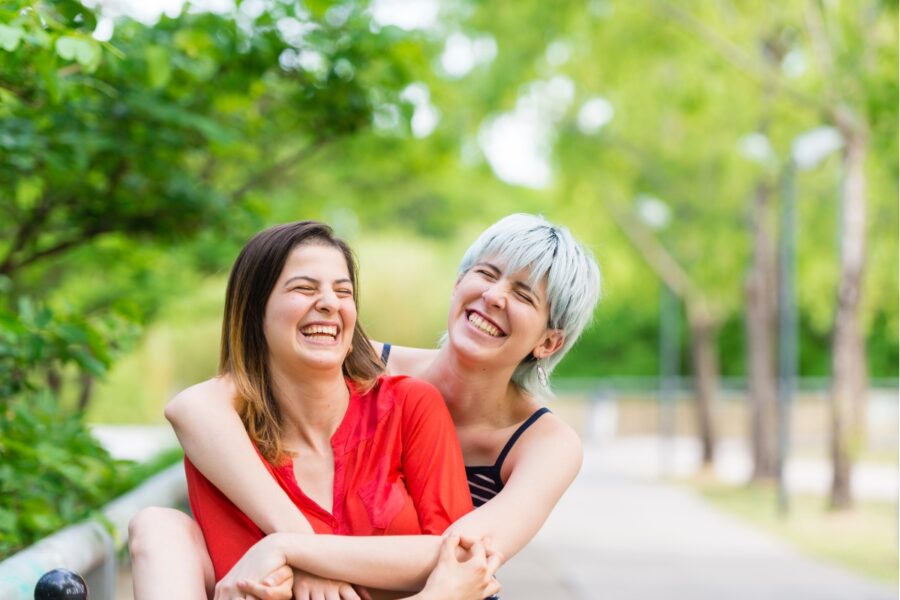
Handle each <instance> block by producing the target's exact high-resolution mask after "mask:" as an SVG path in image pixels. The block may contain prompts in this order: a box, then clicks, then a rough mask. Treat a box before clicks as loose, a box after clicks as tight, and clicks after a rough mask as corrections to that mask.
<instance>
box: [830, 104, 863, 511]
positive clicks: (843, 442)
mask: <svg viewBox="0 0 900 600" xmlns="http://www.w3.org/2000/svg"><path fill="white" fill-rule="evenodd" d="M842 117H843V118H842ZM837 120H838V127H839V129H840V130H841V133H842V134H843V137H844V161H843V162H844V169H845V173H844V177H845V179H844V183H843V186H842V189H841V207H840V220H839V223H840V237H839V240H840V254H841V256H840V261H841V273H840V280H839V282H838V294H837V310H836V312H835V318H834V330H833V332H832V353H831V376H832V384H831V385H832V390H831V409H832V410H831V417H832V418H831V425H832V431H831V456H832V461H833V467H834V474H833V480H832V485H831V499H830V504H831V507H832V508H833V509H847V508H850V507H851V505H852V497H851V493H850V475H851V470H852V466H853V459H854V458H855V455H856V454H857V453H858V451H859V450H860V448H861V446H862V442H863V433H864V432H863V419H862V414H863V409H864V406H865V393H866V355H865V344H864V342H863V336H862V331H861V328H860V324H859V310H860V306H861V304H862V302H861V300H862V280H863V272H864V267H865V230H866V188H865V173H864V170H863V168H864V163H865V154H866V144H867V141H866V135H865V133H864V132H863V131H862V130H861V128H860V127H859V126H858V125H857V124H856V123H854V122H853V121H852V116H849V115H847V113H843V112H840V113H838V119H837Z"/></svg>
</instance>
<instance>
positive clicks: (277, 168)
mask: <svg viewBox="0 0 900 600" xmlns="http://www.w3.org/2000/svg"><path fill="white" fill-rule="evenodd" d="M329 141H330V139H329V138H326V137H321V138H317V139H316V140H314V141H312V142H311V143H309V144H307V145H306V146H304V147H303V148H300V149H299V150H297V151H296V152H294V153H293V154H290V155H288V156H287V157H285V158H283V159H282V160H280V161H278V162H276V163H275V164H273V165H271V166H269V167H266V168H265V169H263V170H262V171H259V172H258V173H254V174H253V175H251V176H250V178H249V179H247V181H245V182H244V183H243V184H242V185H241V186H240V187H238V188H237V189H235V190H234V191H232V192H231V194H229V198H230V199H231V201H232V202H238V201H239V200H240V199H241V198H243V197H244V196H245V195H246V194H247V193H248V192H249V191H250V190H252V189H253V188H255V187H257V186H259V185H263V184H266V183H269V182H270V181H272V180H274V179H275V178H276V177H278V176H279V175H281V174H282V173H283V172H284V171H287V170H290V169H291V168H292V167H294V166H296V164H297V163H299V162H302V161H303V160H304V159H306V158H308V157H309V156H310V155H312V154H314V153H315V152H316V151H317V150H319V149H320V148H321V147H323V146H324V145H325V144H327V143H328V142H329Z"/></svg>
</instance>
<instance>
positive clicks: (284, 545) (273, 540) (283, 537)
mask: <svg viewBox="0 0 900 600" xmlns="http://www.w3.org/2000/svg"><path fill="white" fill-rule="evenodd" d="M290 537H291V534H289V533H270V534H269V535H268V536H266V542H267V543H268V544H269V545H270V547H271V548H272V550H273V551H275V552H277V553H278V556H279V557H280V558H281V559H282V561H283V562H284V563H285V564H287V563H288V549H289V548H290Z"/></svg>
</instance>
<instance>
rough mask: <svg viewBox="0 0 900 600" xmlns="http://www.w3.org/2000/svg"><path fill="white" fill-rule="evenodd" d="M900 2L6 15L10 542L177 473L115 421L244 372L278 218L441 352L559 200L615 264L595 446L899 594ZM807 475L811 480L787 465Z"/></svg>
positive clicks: (592, 386)
mask: <svg viewBox="0 0 900 600" xmlns="http://www.w3.org/2000/svg"><path fill="white" fill-rule="evenodd" d="M897 16H898V15H897V6H896V4H895V3H892V2H887V1H873V0H869V1H862V0H859V1H852V2H851V1H843V0H842V1H838V0H817V1H813V0H810V1H808V2H806V1H801V0H791V1H789V2H782V3H777V4H775V3H749V2H738V1H734V2H730V1H725V0H721V1H718V2H701V1H686V2H664V1H662V0H639V1H635V2H618V1H611V0H590V1H578V2H571V1H561V2H552V3H548V2H532V1H524V2H516V3H487V2H475V1H473V0H443V1H438V0H420V1H415V2H403V1H401V0H375V1H373V2H372V3H366V2H355V1H348V2H338V3H332V2H321V1H308V2H304V3H301V2H282V1H274V0H272V1H265V0H246V1H244V2H239V3H237V6H235V5H234V4H233V3H231V2H226V1H224V0H221V1H216V2H205V3H198V4H196V5H193V6H185V5H183V4H182V3H180V2H165V3H163V2H159V3H153V2H144V3H138V2H134V3H130V2H115V1H112V0H109V1H103V2H99V3H96V2H92V3H88V4H87V6H85V5H82V4H80V3H78V2H74V1H54V2H26V1H22V0H17V1H14V2H11V3H7V4H5V5H4V6H3V7H2V8H0V157H2V160H0V189H2V190H3V191H2V192H0V214H2V218H0V291H2V294H3V297H2V304H0V396H2V409H3V415H4V416H3V421H2V425H0V427H2V430H0V436H2V437H0V455H2V456H3V464H2V466H0V556H7V555H10V554H11V553H13V552H14V551H16V550H19V549H21V548H22V547H24V546H26V545H28V544H29V543H31V542H33V541H34V540H37V539H40V538H41V537H43V536H45V535H47V534H49V533H50V532H52V531H54V530H56V529H58V528H59V527H61V526H63V525H65V524H67V523H71V522H73V521H76V520H78V519H81V518H84V517H85V516H86V515H89V514H91V512H90V511H91V510H94V509H95V508H96V507H98V506H100V505H102V504H103V503H104V502H106V501H108V500H110V499H111V498H113V497H115V496H116V495H118V494H120V493H122V492H124V491H125V490H127V489H129V488H130V487H132V486H134V485H136V484H137V483H138V482H139V481H141V480H142V479H143V478H144V477H146V476H147V475H148V473H149V472H152V471H153V470H154V469H156V468H159V466H161V465H163V464H168V463H170V462H171V461H172V460H177V455H172V454H171V453H169V454H166V455H165V456H163V457H162V458H159V459H157V460H155V461H151V464H150V466H144V467H138V468H135V467H134V466H132V465H131V464H129V463H125V462H122V461H114V460H112V459H110V457H109V456H108V455H107V454H106V452H105V450H103V449H102V448H101V447H100V446H98V444H97V442H96V441H94V440H95V437H96V436H95V437H92V436H91V435H90V433H89V432H90V431H93V432H96V434H97V435H99V437H100V438H101V439H103V440H104V441H105V442H106V443H107V446H110V444H113V445H114V442H113V441H111V440H114V439H121V437H122V436H121V432H122V431H125V432H126V434H125V436H126V437H131V438H134V439H136V438H137V437H139V433H138V432H139V431H142V430H141V429H119V430H118V431H119V432H120V435H119V438H117V437H116V435H117V434H116V433H115V432H116V429H115V428H111V427H110V426H112V425H136V424H137V425H148V426H151V425H160V424H162V423H163V419H162V407H163V406H164V404H165V402H166V400H167V399H168V398H169V397H171V396H172V395H173V394H174V393H175V392H177V391H178V390H180V389H182V388H184V387H186V386H188V385H190V384H192V383H195V382H197V381H200V380H202V379H205V378H207V377H209V376H210V375H212V374H213V373H214V372H215V367H216V360H217V352H218V333H219V327H220V318H221V309H222V298H223V291H224V282H225V279H226V277H227V272H228V268H229V266H230V263H231V261H232V260H233V259H234V257H235V256H236V254H237V252H238V250H239V249H240V247H241V246H242V245H243V244H244V243H245V242H246V240H247V239H249V237H250V236H252V235H253V234H254V233H255V232H257V231H259V230H260V229H262V228H264V227H266V226H268V225H271V224H274V223H280V222H285V221H291V220H299V219H318V220H323V221H325V222H328V223H330V224H331V225H333V226H334V227H335V229H336V231H337V232H338V233H339V234H340V235H342V236H344V237H345V238H346V239H348V240H349V241H350V242H351V245H352V246H353V247H354V248H355V250H356V253H357V255H358V257H359V262H360V267H361V288H360V289H361V318H362V320H363V322H364V323H365V325H366V328H367V330H368V332H369V333H370V335H371V336H372V337H373V338H375V339H379V340H385V341H390V342H392V343H395V344H401V345H415V346H425V347H427V346H432V345H434V344H435V343H436V342H437V340H438V338H439V337H440V335H441V333H442V332H443V330H444V326H445V319H446V310H447V299H448V298H449V294H450V290H451V288H452V285H453V282H454V278H455V276H456V264H457V261H458V260H459V258H460V257H461V256H462V253H463V251H464V249H465V248H466V247H467V246H468V244H469V243H471V241H473V240H474V238H475V237H476V236H477V235H478V233H480V231H482V230H483V229H484V228H485V227H486V226H487V225H489V224H490V223H492V222H493V221H495V220H496V219H498V218H500V217H502V216H504V215H507V214H510V213H513V212H531V213H539V214H542V215H544V216H546V217H547V218H549V219H550V220H553V221H555V222H559V223H562V224H565V225H566V226H568V227H569V228H570V229H571V230H572V232H573V233H574V234H575V235H576V237H578V238H579V239H581V240H583V241H584V242H585V244H586V245H587V246H588V247H589V248H591V250H592V251H593V252H594V254H595V256H596V257H597V259H598V261H599V262H600V265H601V269H602V272H603V299H602V301H601V304H600V306H599V307H598V309H597V311H596V314H595V319H594V322H593V324H592V325H591V326H590V328H589V329H588V330H587V331H586V332H585V334H584V335H583V337H582V339H581V340H580V341H579V343H578V344H577V345H576V346H575V348H574V349H573V350H572V352H571V353H570V355H569V356H568V357H567V358H566V359H565V360H564V361H563V362H562V364H561V365H560V367H559V368H558V369H557V371H556V372H555V373H554V375H553V384H554V387H555V388H556V389H557V391H558V392H559V395H560V399H559V400H558V402H557V404H556V405H555V410H558V411H559V412H560V414H563V415H565V417H566V418H568V419H570V421H571V422H572V423H573V425H575V426H576V428H577V429H578V430H579V431H580V432H581V433H582V434H583V436H584V438H585V441H586V444H588V446H589V450H591V449H593V450H596V452H597V455H598V456H602V457H607V458H608V457H614V458H615V459H616V460H615V461H612V462H615V464H607V465H606V466H608V467H610V468H613V469H618V471H617V472H618V473H620V474H624V475H625V476H634V477H638V478H641V477H643V478H646V479H650V480H653V481H663V482H672V481H675V482H677V485H678V486H686V487H687V488H689V489H690V490H692V491H695V492H697V493H699V494H700V495H702V496H703V497H704V498H705V499H706V500H707V501H708V502H711V503H712V504H713V505H714V506H716V507H717V508H718V509H722V510H724V511H726V513H727V514H733V515H737V516H738V517H739V518H741V519H745V520H747V522H749V523H752V524H753V525H754V526H755V527H758V528H761V529H762V530H765V531H768V532H774V533H775V534H776V535H778V536H781V537H782V538H784V539H786V540H788V543H789V544H792V545H794V546H795V547H797V548H799V549H800V551H801V552H802V553H805V554H809V555H812V556H817V557H823V558H824V559H825V560H829V561H836V562H838V563H840V564H841V565H843V567H844V568H849V569H851V570H854V571H855V572H858V573H862V574H863V575H865V576H866V577H872V578H876V579H879V580H881V581H885V582H887V583H888V584H889V585H892V586H894V588H896V584H897V539H898V532H897V425H898V420H897V419H898V417H897V403H898V397H897V377H898V328H900V324H898V154H897V148H898V127H897V125H898V106H897V105H898V86H897V75H898V57H897V52H898V48H897V46H898V41H897V38H898V34H897V30H898V27H897ZM86 423H90V424H91V425H90V426H89V427H88V426H86V425H85V424H86ZM781 423H789V424H790V425H789V427H787V428H785V427H781V426H780V424H781ZM126 454H127V453H126ZM590 456H592V454H591V453H590V452H589V458H590ZM782 459H784V460H788V461H793V462H792V464H796V465H800V466H797V468H796V469H795V470H796V472H797V473H805V475H798V476H797V481H796V482H795V483H794V484H791V482H790V481H787V479H788V478H787V477H784V478H779V476H778V475H779V473H780V472H782V470H781V469H779V464H781V460H782ZM804 465H805V466H804ZM835 465H836V466H837V468H836V469H835V468H834V467H835ZM835 473H836V474H837V477H835V476H834V474H835ZM779 482H780V484H781V485H779ZM574 491H577V490H573V493H574ZM656 510H658V511H660V512H661V513H662V514H663V515H664V514H665V506H658V507H657V508H656ZM673 518H674V517H673ZM598 522H599V521H598ZM590 535H592V536H598V537H602V536H603V535H604V531H603V530H602V528H601V527H599V526H598V527H597V529H596V530H592V531H591V534H590ZM622 597H625V596H622Z"/></svg>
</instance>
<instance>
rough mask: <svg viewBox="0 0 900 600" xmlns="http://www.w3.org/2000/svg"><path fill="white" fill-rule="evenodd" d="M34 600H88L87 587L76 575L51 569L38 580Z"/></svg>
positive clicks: (63, 570)
mask: <svg viewBox="0 0 900 600" xmlns="http://www.w3.org/2000/svg"><path fill="white" fill-rule="evenodd" d="M34 600H88V587H87V584H86V583H85V582H84V579H82V578H81V575H79V574H78V573H73V572H72V571H68V570H66V569H53V570H52V571H47V572H46V573H44V575H43V576H42V577H41V578H40V579H38V582H37V585H36V586H34Z"/></svg>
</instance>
